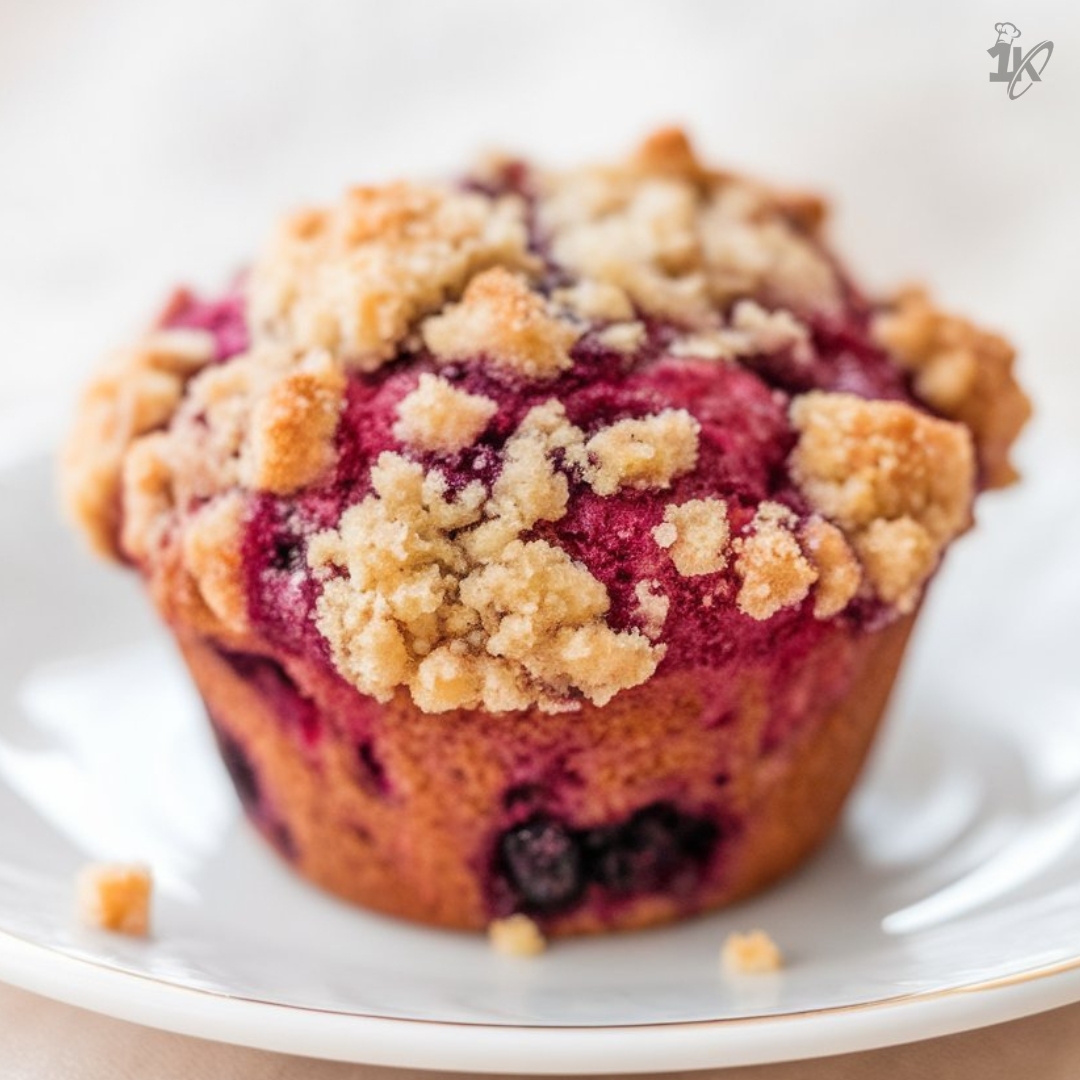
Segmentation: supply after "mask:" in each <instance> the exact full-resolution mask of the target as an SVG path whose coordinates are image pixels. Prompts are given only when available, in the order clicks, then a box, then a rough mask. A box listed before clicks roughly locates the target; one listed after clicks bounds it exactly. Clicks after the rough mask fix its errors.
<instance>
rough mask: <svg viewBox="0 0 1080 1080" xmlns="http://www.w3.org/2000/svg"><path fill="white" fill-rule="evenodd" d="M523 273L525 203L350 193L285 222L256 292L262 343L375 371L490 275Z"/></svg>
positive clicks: (253, 303) (446, 190) (368, 190)
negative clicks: (477, 278)
mask: <svg viewBox="0 0 1080 1080" xmlns="http://www.w3.org/2000/svg"><path fill="white" fill-rule="evenodd" d="M499 265H502V266H509V267H511V268H514V269H527V268H529V267H531V266H532V265H533V259H532V258H531V256H529V254H528V251H527V236H526V226H525V208H524V204H523V202H522V201H521V199H519V198H516V197H507V198H503V199H498V200H494V201H493V200H490V199H488V198H486V197H485V196H483V195H480V194H476V193H472V192H463V191H456V190H454V189H452V188H450V187H437V186H421V185H413V184H406V183H397V184H389V185H386V186H385V187H357V188H353V189H352V190H351V191H350V192H349V193H348V194H347V195H346V197H345V199H344V200H343V201H342V202H341V203H339V204H338V205H337V206H336V207H334V208H332V209H330V210H325V211H305V212H303V213H302V214H298V215H296V216H294V217H293V218H291V219H290V220H288V221H286V222H285V223H284V225H283V227H282V228H281V229H280V230H279V231H278V234H277V236H276V238H275V239H274V240H273V242H272V243H271V244H270V245H269V247H268V248H267V250H266V251H265V252H264V254H263V256H262V258H261V259H259V260H258V261H257V262H256V264H255V266H254V268H253V270H252V275H251V282H250V286H249V296H250V311H251V321H252V325H253V326H254V328H255V330H256V333H257V334H262V335H266V336H271V337H274V338H276V339H278V340H281V341H283V342H286V343H287V344H290V345H292V346H294V347H296V348H298V349H300V350H302V351H305V350H308V349H311V348H326V349H331V350H334V351H336V352H337V353H338V355H340V356H342V357H344V358H345V359H346V361H347V363H349V364H350V365H351V366H354V367H357V368H360V369H361V370H364V371H371V370H374V369H376V368H378V367H380V366H381V365H382V364H384V363H385V362H386V361H387V360H389V359H390V358H391V357H392V356H393V355H394V354H395V353H396V352H397V349H398V347H399V345H400V344H401V342H402V341H403V340H404V339H405V337H406V336H408V334H409V333H410V332H411V331H412V328H413V326H414V324H415V323H416V322H417V321H418V320H419V319H421V318H422V317H423V316H425V315H428V314H430V313H432V312H435V311H438V310H439V309H440V308H441V307H442V306H443V304H444V303H445V302H446V300H447V299H450V298H453V297H456V296H458V295H460V294H461V292H462V291H463V290H464V288H465V286H466V285H467V284H468V283H469V280H470V279H471V278H472V277H473V276H474V275H475V274H478V273H479V272H480V271H482V270H485V269H487V268H488V267H492V266H499Z"/></svg>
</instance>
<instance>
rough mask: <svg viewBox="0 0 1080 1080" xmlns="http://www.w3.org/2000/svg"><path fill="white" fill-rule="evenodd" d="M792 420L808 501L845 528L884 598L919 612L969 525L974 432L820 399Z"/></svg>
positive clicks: (898, 411)
mask: <svg viewBox="0 0 1080 1080" xmlns="http://www.w3.org/2000/svg"><path fill="white" fill-rule="evenodd" d="M791 418H792V422H793V423H794V425H795V427H796V429H797V430H798V431H799V433H800V437H799V442H798V445H797V446H796V447H795V450H794V452H793V454H792V458H791V464H792V473H793V475H794V477H795V479H796V480H797V481H798V482H799V484H800V485H801V487H802V490H803V493H804V494H805V495H806V497H807V499H808V500H809V501H810V503H811V504H812V505H813V506H814V508H815V509H816V510H817V511H818V512H819V513H820V514H822V515H823V516H824V517H826V518H829V519H830V520H831V521H833V522H834V523H835V524H836V525H838V526H839V527H840V528H841V529H842V530H843V532H844V533H845V535H846V536H847V537H848V539H849V540H850V541H851V543H852V545H853V547H854V548H855V550H856V551H857V552H858V553H859V554H860V556H861V557H862V561H863V565H864V568H865V570H866V574H867V578H868V579H869V581H870V583H871V584H872V585H873V586H874V588H875V590H876V591H877V593H878V595H879V596H881V597H882V598H883V599H885V600H887V601H888V602H890V603H894V604H896V605H897V606H898V607H899V609H900V610H901V611H909V610H911V609H912V608H913V607H914V604H915V603H916V600H917V598H918V594H919V589H920V587H921V586H922V584H923V582H924V581H925V580H926V578H927V577H928V576H929V574H930V572H931V571H932V570H933V568H934V566H936V565H937V561H938V559H939V557H940V554H941V552H942V551H943V550H944V548H945V546H946V545H947V544H948V543H949V541H951V540H952V539H953V538H954V537H955V536H957V535H958V534H959V533H961V532H962V531H963V530H964V529H965V528H966V527H967V525H968V522H969V521H970V516H971V502H972V499H973V497H974V494H975V454H974V447H973V444H972V438H971V433H970V431H969V430H968V429H967V428H966V427H964V426H963V425H961V424H955V423H950V422H949V421H947V420H938V419H936V418H935V417H932V416H929V415H927V414H926V413H923V412H919V411H918V410H917V409H914V408H912V407H911V406H910V405H905V404H903V403H901V402H896V401H866V400H864V399H862V398H858V397H855V396H854V395H851V394H826V393H821V392H818V391H815V392H813V393H810V394H805V395H803V396H802V397H799V398H796V399H795V401H794V403H793V404H792V406H791ZM890 539H893V540H896V541H897V544H896V545H892V544H890V543H889V540H890Z"/></svg>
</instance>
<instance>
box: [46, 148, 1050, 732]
mask: <svg viewBox="0 0 1080 1080" xmlns="http://www.w3.org/2000/svg"><path fill="white" fill-rule="evenodd" d="M823 218H824V207H823V205H822V203H821V202H820V200H818V199H816V198H813V197H809V196H804V195H792V194H786V193H783V192H778V191H775V190H772V189H770V188H768V187H766V186H764V185H762V184H760V183H757V182H754V181H750V180H747V179H745V178H743V177H740V176H736V175H733V174H730V173H726V172H718V171H714V170H711V169H708V168H705V167H704V166H703V165H701V164H700V163H699V162H698V160H697V159H696V157H695V156H694V154H693V152H692V150H691V148H690V146H689V144H688V142H687V140H686V138H685V137H684V136H683V135H682V134H681V133H680V132H678V131H671V130H669V131H662V132H659V133H657V134H656V135H654V136H653V137H652V138H650V139H649V140H647V141H646V142H645V144H644V145H643V146H642V147H641V148H640V149H639V150H638V151H637V153H636V154H635V155H633V156H632V157H631V158H630V159H629V160H628V161H625V162H622V163H618V164H614V165H608V166H602V167H588V168H581V169H575V170H569V171H549V170H544V169H541V168H537V167H534V166H533V165H530V164H526V163H524V162H522V161H520V160H516V159H493V160H489V161H486V162H485V163H483V165H481V166H480V167H479V168H477V169H476V170H475V171H474V172H473V173H471V174H470V175H468V176H467V177H466V178H465V179H464V180H462V181H460V182H457V183H448V184H411V183H404V182H401V183H393V184H389V185H386V186H383V187H358V188H353V189H352V190H350V191H348V192H347V193H346V195H345V197H344V198H343V200H342V201H341V202H340V203H338V204H337V205H335V206H333V207H330V208H326V209H316V210H306V211H303V212H300V213H296V214H293V215H292V216H290V217H288V218H286V219H285V220H284V221H283V222H282V223H281V224H280V226H279V227H278V229H277V231H276V232H275V233H274V235H273V236H272V237H271V239H270V241H269V243H268V244H267V246H266V247H265V249H264V250H263V252H262V254H261V256H260V257H259V258H258V259H257V260H256V261H255V262H254V264H253V265H252V266H251V268H250V270H249V271H248V272H247V273H245V274H244V275H243V276H242V278H241V279H240V280H239V281H238V282H237V283H236V284H235V286H234V287H233V288H232V289H231V290H230V291H229V292H228V293H227V294H226V295H225V296H224V297H222V298H219V299H217V300H213V301H207V300H201V299H198V298H196V297H194V296H192V295H191V294H189V293H186V292H181V293H178V294H177V295H176V296H175V297H174V298H173V300H172V301H171V302H170V304H169V305H168V307H167V308H166V310H165V311H164V312H163V314H162V315H161V316H160V317H159V318H158V319H157V320H156V321H155V323H154V325H153V326H152V327H151V328H150V329H149V330H148V331H147V333H146V335H145V336H144V337H143V338H142V339H141V340H140V341H138V342H137V343H136V344H135V345H133V346H132V347H130V348H128V349H126V350H123V351H122V352H120V353H118V354H117V355H116V356H114V357H113V358H112V359H111V362H110V363H109V364H108V365H107V366H106V367H105V369H104V370H103V371H102V373H101V374H100V376H99V377H98V378H97V380H96V381H95V382H94V383H93V384H92V385H91V386H90V387H89V389H88V390H87V392H86V394H85V396H84V399H83V402H82V405H81V407H80V410H79V415H78V420H77V423H76V426H75V430H74V432H73V435H72V438H71V441H70V445H69V448H68V453H67V455H66V462H65V470H64V473H65V489H66V494H67V501H68V504H69V506H70V508H71V509H72V511H73V513H74V515H75V516H76V518H77V519H78V521H79V522H80V523H81V525H82V526H83V528H84V530H85V532H86V533H87V535H88V536H89V538H90V540H91V541H92V543H93V544H94V546H95V547H96V548H97V549H98V550H99V551H101V552H104V553H106V554H108V555H110V556H112V557H114V558H118V559H120V560H123V561H127V562H130V563H133V564H136V565H137V566H138V567H139V568H140V569H141V570H142V572H143V573H144V574H145V575H146V576H147V578H148V580H149V582H150V584H151V587H152V590H153V593H154V596H155V598H156V600H157V602H158V604H159V606H160V607H161V608H162V610H163V612H164V613H165V615H166V617H167V618H169V620H170V621H171V622H173V624H174V625H177V626H179V627H180V628H183V629H188V630H190V631H191V632H195V633H199V634H206V635H211V636H214V637H215V638H217V639H219V640H220V641H221V642H222V643H224V644H226V645H227V644H228V643H229V642H232V641H241V640H242V641H244V642H245V643H246V646H247V647H248V648H250V647H251V641H252V639H253V638H255V639H257V640H259V641H261V642H262V643H263V644H264V647H265V648H267V649H268V650H271V649H273V650H281V651H284V652H285V653H286V654H292V655H296V656H302V657H305V658H308V659H312V660H315V661H317V662H321V663H325V664H326V665H327V666H328V667H329V668H332V669H333V670H334V671H336V673H337V674H338V675H339V676H340V677H342V678H343V679H345V680H346V681H348V682H349V683H351V684H353V685H354V686H355V687H356V688H357V689H358V690H360V691H361V692H363V693H365V694H368V695H371V696H373V697H375V698H378V699H379V700H387V699H389V698H390V697H392V696H393V695H394V694H395V693H408V694H410V695H411V697H412V699H413V701H414V702H415V703H416V704H417V705H418V706H419V707H420V708H421V709H423V710H425V711H429V712H443V711H446V710H451V709H459V708H461V709H468V708H483V709H486V710H488V711H492V712H503V711H510V710H520V709H526V708H531V707H539V708H541V709H544V710H549V711H551V710H563V709H568V708H577V707H579V706H580V704H581V703H582V702H584V701H589V702H592V703H593V704H597V705H602V704H604V703H606V702H607V701H609V700H610V699H611V698H612V697H613V696H614V695H615V694H616V693H618V692H619V691H621V690H624V689H627V688H629V687H633V686H636V685H638V684H640V683H642V682H644V681H645V680H647V679H649V678H650V677H652V676H653V675H654V673H655V672H657V671H658V670H660V669H664V670H675V669H678V668H680V667H690V666H694V665H702V664H707V665H714V666H715V665H717V664H721V663H724V662H727V661H729V660H733V659H739V660H740V661H749V662H752V661H753V658H754V657H755V656H757V655H763V654H764V653H766V652H767V651H768V650H770V649H775V648H776V647H777V645H778V643H782V642H784V641H789V642H791V643H793V647H797V646H798V644H799V643H800V642H805V641H808V640H809V639H812V638H813V637H815V636H816V635H819V634H822V633H825V632H828V630H829V628H830V627H831V628H833V629H835V628H836V627H837V625H843V626H845V627H849V628H854V629H859V628H866V629H867V630H872V629H873V628H875V627H877V626H880V625H884V624H885V623H886V622H888V621H889V620H891V619H893V618H895V617H897V616H898V615H901V614H904V613H908V612H911V611H912V610H913V609H914V607H915V606H916V604H917V603H918V600H919V597H920V595H921V591H922V589H923V586H924V584H925V582H926V581H927V579H928V578H929V576H930V575H931V574H932V573H933V571H934V569H935V567H936V566H937V564H938V562H939V560H940V558H941V554H942V552H943V550H944V549H945V547H946V546H947V545H948V543H949V542H950V541H951V540H952V539H953V538H954V537H955V536H956V535H957V534H959V533H960V532H962V531H963V530H964V529H965V528H966V527H967V525H968V523H969V521H970V516H971V505H972V500H973V497H974V493H975V491H976V489H977V488H978V487H980V486H982V487H992V486H999V485H1001V484H1004V483H1007V482H1008V481H1009V480H1011V479H1012V477H1013V473H1012V470H1011V468H1010V466H1009V463H1008V457H1007V454H1008V449H1009V446H1010V444H1011V442H1012V441H1013V439H1014V438H1015V436H1016V434H1017V433H1018V431H1019V429H1020V427H1021V426H1022V424H1023V422H1024V420H1025V419H1026V416H1027V412H1028V408H1027V403H1026V399H1025V398H1024V396H1023V394H1022V393H1021V391H1020V390H1019V389H1018V387H1017V386H1016V384H1015V382H1014V381H1013V377H1012V370H1011V369H1012V360H1013V353H1012V350H1011V349H1010V347H1009V346H1008V344H1007V343H1006V342H1005V341H1003V340H1002V339H1001V338H999V337H997V336H995V335H993V334H988V333H985V332H983V331H980V330H978V329H976V328H975V327H974V326H972V325H971V324H970V323H968V322H966V321H964V320H962V319H958V318H955V317H953V316H950V315H945V314H943V313H941V312H939V311H937V310H936V309H935V308H934V307H933V306H932V304H931V303H930V301H929V300H928V299H927V297H926V295H925V294H924V293H923V292H922V291H921V290H914V289H909V290H906V291H904V292H902V293H900V294H899V295H898V296H896V297H895V298H892V299H890V300H889V301H887V302H871V301H868V300H867V299H865V298H864V297H863V296H862V295H861V294H860V293H859V291H858V290H857V288H856V287H855V286H854V285H853V284H852V282H851V281H850V280H849V278H848V277H847V275H846V274H845V273H844V271H843V270H842V268H841V267H840V266H839V265H838V263H837V261H836V259H835V257H834V256H833V255H832V253H831V252H830V251H829V250H828V249H827V247H826V246H825V244H824V241H823V238H822V235H821V227H822V222H823Z"/></svg>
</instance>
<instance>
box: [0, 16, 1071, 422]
mask: <svg viewBox="0 0 1080 1080" xmlns="http://www.w3.org/2000/svg"><path fill="white" fill-rule="evenodd" d="M1001 19H1009V20H1011V21H1012V22H1014V23H1016V24H1017V25H1018V26H1019V27H1020V29H1021V31H1022V37H1021V38H1020V41H1019V42H1018V43H1019V44H1024V45H1027V46H1031V45H1034V44H1035V43H1036V42H1038V41H1041V40H1042V39H1044V38H1050V39H1052V40H1053V41H1054V44H1055V50H1054V54H1053V57H1052V59H1051V61H1050V63H1049V65H1048V67H1047V68H1046V71H1045V73H1044V79H1043V82H1042V83H1041V84H1038V85H1035V86H1033V87H1032V88H1031V90H1030V91H1029V92H1028V93H1027V94H1025V95H1024V96H1023V97H1022V98H1020V99H1019V100H1017V101H1010V100H1009V99H1008V97H1007V95H1006V87H1005V86H1004V85H1002V84H992V83H990V82H989V79H988V74H989V72H990V70H991V68H992V67H993V65H994V61H993V60H992V59H991V58H990V57H989V56H988V55H987V52H986V50H987V49H988V48H990V47H991V46H992V45H993V44H994V42H995V40H996V33H995V30H994V23H995V21H999V20H1001ZM672 121H677V122H680V123H684V124H685V125H686V126H688V128H689V129H690V130H691V132H692V133H693V135H694V136H695V138H696V140H697V142H698V144H699V146H700V149H701V151H702V152H703V153H705V154H706V155H707V156H709V157H710V158H712V159H714V160H717V161H719V162H723V163H726V164H730V165H734V166H737V167H742V168H745V169H748V170H752V171H757V172H760V173H761V174H763V175H765V176H767V177H770V178H773V179H775V180H777V181H780V182H782V183H786V184H790V185H794V186H804V187H811V188H818V189H820V190H822V191H824V192H826V193H827V194H829V195H830V196H831V197H833V198H834V199H835V202H836V205H837V213H836V217H835V222H834V229H835V235H836V239H837V242H838V244H839V247H840V249H841V250H842V251H843V252H844V253H846V254H847V256H848V257H849V258H850V260H851V261H852V262H853V263H854V265H855V267H856V268H857V269H858V270H859V271H861V273H862V276H863V279H864V280H865V281H866V282H868V283H869V284H870V285H871V286H873V287H875V288H885V287H888V286H890V285H893V284H896V283H898V282H900V281H903V280H907V279H911V278H923V279H926V280H929V281H930V282H931V283H932V285H933V286H934V287H935V288H936V290H937V291H938V293H939V295H940V297H941V299H942V300H943V301H945V302H947V303H948V304H949V305H952V306H954V307H956V308H957V309H959V310H962V311H965V312H967V313H969V314H971V315H973V316H977V317H978V318H979V319H980V320H981V321H983V322H985V323H986V324H988V325H990V326H994V327H998V328H1001V329H1003V330H1005V331H1007V333H1008V334H1009V335H1010V336H1012V337H1013V338H1014V339H1015V340H1016V341H1017V343H1018V344H1019V345H1020V347H1021V349H1022V351H1023V356H1024V359H1023V368H1022V371H1023V375H1024V377H1025V380H1026V381H1027V383H1028V384H1029V385H1030V386H1031V387H1032V388H1033V390H1034V393H1035V396H1036V398H1037V400H1038V404H1039V406H1040V414H1041V426H1042V428H1043V431H1044V433H1045V434H1049V433H1050V432H1056V433H1057V434H1058V435H1060V436H1061V437H1063V438H1072V439H1076V440H1080V435H1078V434H1077V430H1078V426H1077V425H1076V424H1075V421H1074V411H1075V408H1076V406H1077V404H1080V360H1078V358H1077V356H1076V353H1077V351H1078V349H1080V330H1078V329H1077V325H1078V311H1080V302H1078V298H1077V295H1076V293H1077V289H1078V286H1080V253H1078V249H1080V145H1078V139H1077V135H1078V133H1080V5H1075V4H1073V5H1067V4H1065V3H1058V4H1052V3H1029V2H1026V0H1008V3H1006V4H1005V5H1004V7H1002V6H1000V5H999V4H996V3H995V4H993V5H988V4H986V3H963V2H961V3H945V2H940V0H939V2H936V3H931V2H925V0H908V2H906V3H903V4H889V5H886V4H876V3H875V4H870V3H849V4H839V3H816V4H814V3H805V2H804V3H790V4H765V3H749V2H746V0H740V2H739V3H730V4H729V3H723V2H718V0H717V2H709V0H515V2H509V0H457V2H453V3H451V2H435V0H432V2H420V0H374V2H373V0H353V2H348V0H341V2H333V0H304V2H300V0H273V2H271V0H258V2H255V0H184V2H177V0H170V2H160V0H0V318H2V320H3V328H4V333H3V342H4V350H3V357H2V359H0V427H2V428H4V429H7V431H8V432H10V431H11V430H13V425H12V418H13V417H15V418H16V419H17V420H18V421H19V422H18V424H17V426H18V427H19V428H20V429H26V428H28V427H29V428H32V429H33V428H38V429H41V430H44V427H43V425H44V420H43V419H41V420H39V417H44V415H45V413H47V412H54V411H55V405H56V404H57V403H59V404H60V405H65V404H66V403H67V402H68V401H69V400H70V398H71V396H72V395H73V394H74V393H75V391H76V389H77V386H78V384H79V382H80V381H81V380H82V379H83V377H84V376H85V374H86V372H87V371H88V369H89V367H90V366H91V365H92V364H93V363H94V362H95V360H96V358H97V357H98V355H99V354H100V353H101V352H102V351H103V350H104V349H105V348H106V347H107V346H108V345H109V344H112V343H115V342H118V341H121V340H123V339H124V337H125V336H126V335H127V334H128V333H130V332H131V331H132V329H133V328H134V327H137V326H139V325H140V324H141V323H142V321H143V320H144V319H145V318H146V316H147V315H148V314H149V313H151V312H152V311H153V310H154V309H155V307H156V306H157V305H158V303H159V302H160V301H161V299H162V298H163V297H164V296H165V295H166V293H167V292H168V290H169V289H170V287H171V286H172V284H173V283H174V282H178V281H181V282H194V283H196V284H201V285H204V286H207V287H211V288H212V287H215V286H216V285H217V284H218V283H220V282H223V281H224V280H225V279H226V278H227V277H228V276H229V275H230V273H231V272H232V271H233V270H234V269H235V268H236V267H237V266H238V265H240V264H241V263H242V262H243V260H244V259H245V257H246V254H247V253H248V252H249V251H250V250H251V249H252V248H253V247H254V246H255V245H256V244H257V243H258V242H259V241H260V238H261V236H262V235H263V233H264V232H265V229H266V227H267V225H268V223H269V221H270V220H271V218H272V216H273V215H274V214H276V213H277V212H278V211H279V210H280V209H281V208H283V207H284V206H288V205H292V204H296V203H300V202H304V201H307V200H311V199H323V198H327V197H331V196H333V195H334V194H335V193H336V192H337V191H338V190H339V189H341V188H342V187H343V186H344V185H345V184H347V183H349V182H353V181H358V180H375V179H384V178H388V177H390V176H392V175H394V174H399V173H421V174H423V173H439V172H442V171H445V170H455V169H457V168H459V167H460V166H461V165H462V164H464V163H466V162H467V161H468V160H469V159H470V158H471V156H472V154H473V152H474V151H476V150H478V149H483V148H488V147H492V146H500V147H505V148H510V149H521V150H524V151H527V152H529V153H531V154H533V155H535V156H538V157H540V158H542V159H547V160H550V161H553V162H559V161H570V160H573V159H575V158H579V157H582V156H585V157H589V156H592V157H599V156H604V155H608V154H611V153H618V152H621V151H623V150H626V149H628V148H629V147H630V146H631V145H632V144H633V142H634V141H635V140H636V138H637V137H639V136H640V135H642V134H643V133H645V132H646V131H648V130H649V128H650V127H651V126H653V125H656V124H658V123H667V122H672ZM4 417H6V418H7V419H4Z"/></svg>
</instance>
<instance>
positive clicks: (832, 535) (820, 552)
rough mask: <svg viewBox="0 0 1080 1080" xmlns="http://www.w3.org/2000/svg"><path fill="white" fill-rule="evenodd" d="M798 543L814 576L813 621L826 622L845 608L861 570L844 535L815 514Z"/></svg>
mask: <svg viewBox="0 0 1080 1080" xmlns="http://www.w3.org/2000/svg"><path fill="white" fill-rule="evenodd" d="M799 539H800V540H801V541H802V546H803V552H804V553H805V555H806V557H807V559H809V560H810V564H811V566H813V568H814V570H815V571H816V572H817V576H818V579H817V585H816V587H815V589H814V617H815V618H817V619H830V618H832V616H833V615H836V614H838V613H839V612H841V611H843V610H844V608H846V607H847V606H848V604H849V603H850V602H851V600H852V599H853V598H854V596H855V594H856V593H857V592H858V591H859V586H860V584H862V567H861V566H860V565H859V560H858V559H857V558H856V557H855V553H854V552H853V551H852V550H851V546H850V545H849V544H848V542H847V540H846V539H845V538H844V534H843V533H842V532H841V531H840V530H839V529H838V528H837V527H836V526H835V525H833V524H832V523H831V522H828V521H826V520H825V519H824V518H822V517H818V516H817V515H816V514H815V515H814V516H813V517H811V518H810V520H809V521H807V522H806V524H805V525H803V527H802V529H801V531H800V533H799Z"/></svg>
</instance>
